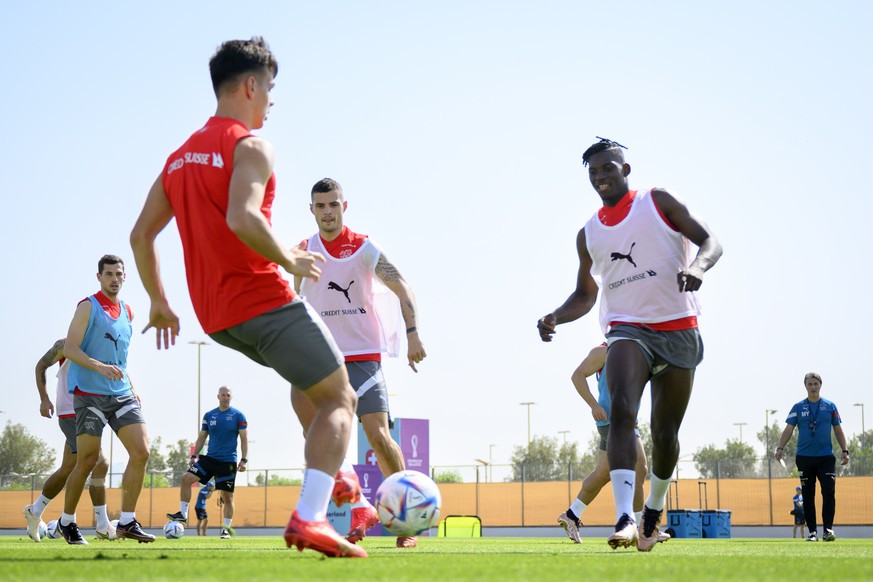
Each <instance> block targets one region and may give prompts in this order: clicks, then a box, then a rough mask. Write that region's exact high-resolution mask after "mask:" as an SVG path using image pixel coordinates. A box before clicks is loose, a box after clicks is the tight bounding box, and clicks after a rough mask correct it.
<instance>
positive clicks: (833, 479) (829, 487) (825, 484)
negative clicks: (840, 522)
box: [817, 455, 837, 542]
mask: <svg viewBox="0 0 873 582" xmlns="http://www.w3.org/2000/svg"><path fill="white" fill-rule="evenodd" d="M817 476H818V480H819V483H821V523H822V526H823V528H824V532H822V538H821V539H822V540H824V541H826V542H832V541H834V540H835V539H836V536H835V535H834V514H835V513H836V510H837V500H836V486H837V466H836V459H835V458H834V457H833V455H831V456H827V457H822V458H821V459H820V460H819V462H818V470H817Z"/></svg>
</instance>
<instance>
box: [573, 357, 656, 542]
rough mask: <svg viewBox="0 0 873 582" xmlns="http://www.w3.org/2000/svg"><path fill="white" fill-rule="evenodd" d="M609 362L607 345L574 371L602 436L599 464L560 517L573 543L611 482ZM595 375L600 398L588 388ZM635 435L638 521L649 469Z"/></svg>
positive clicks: (575, 381)
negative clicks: (605, 368)
mask: <svg viewBox="0 0 873 582" xmlns="http://www.w3.org/2000/svg"><path fill="white" fill-rule="evenodd" d="M605 363H606V344H605V343H604V344H601V345H599V346H597V347H594V348H592V349H591V351H590V352H588V355H587V356H585V359H584V360H582V363H581V364H579V367H577V368H576V370H575V371H574V372H573V375H572V376H571V380H572V381H573V386H574V387H575V388H576V392H578V393H579V396H581V397H582V400H584V401H585V403H586V404H587V405H588V406H589V407H590V408H591V416H593V417H594V422H595V424H596V425H597V432H598V433H600V450H599V451H598V453H597V464H596V465H595V466H594V470H593V471H591V473H589V474H588V475H587V476H586V477H585V478H584V479H583V480H582V487H581V488H580V489H579V493H578V495H577V496H576V499H574V500H573V503H572V504H571V505H570V507H569V508H567V511H565V512H564V513H562V514H561V515H559V516H558V524H559V525H560V526H561V527H562V528H564V531H565V532H567V537H568V538H570V540H572V541H573V542H574V543H577V544H581V543H582V536H581V534H580V533H579V528H581V527H582V514H583V513H584V511H585V509H586V508H587V507H588V506H589V505H590V504H591V502H593V501H594V499H595V498H596V497H597V495H598V494H599V493H600V490H601V489H603V487H604V485H606V484H607V483H609V461H608V460H607V458H606V443H607V438H608V436H609V409H610V402H609V389H608V388H607V385H606V374H605V373H604V372H603V365H604V364H605ZM592 375H595V376H596V378H597V398H594V395H593V394H591V389H590V388H589V387H588V377H589V376H592ZM634 436H636V439H637V466H636V483H635V491H634V518H635V519H636V521H639V520H640V518H641V517H642V514H643V501H644V500H643V495H644V493H643V483H644V482H645V480H646V474H647V473H648V472H649V467H648V465H647V464H646V451H645V449H643V441H642V440H641V439H640V431H639V428H635V429H634ZM659 536H660V539H659V540H658V541H666V540H668V539H670V536H668V535H667V534H663V533H661V534H659Z"/></svg>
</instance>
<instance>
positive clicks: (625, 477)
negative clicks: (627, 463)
mask: <svg viewBox="0 0 873 582" xmlns="http://www.w3.org/2000/svg"><path fill="white" fill-rule="evenodd" d="M636 477H637V474H636V472H634V471H633V469H614V470H612V471H610V472H609V478H610V479H611V480H612V494H613V497H614V498H615V521H616V523H618V520H619V519H621V516H622V515H624V514H627V515H628V516H630V517H633V515H634V491H635V487H636V485H635V481H636Z"/></svg>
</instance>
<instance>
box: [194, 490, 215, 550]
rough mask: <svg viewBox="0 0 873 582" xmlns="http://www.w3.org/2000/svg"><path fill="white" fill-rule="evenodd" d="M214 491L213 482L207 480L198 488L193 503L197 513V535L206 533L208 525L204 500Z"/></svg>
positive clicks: (207, 514)
mask: <svg viewBox="0 0 873 582" xmlns="http://www.w3.org/2000/svg"><path fill="white" fill-rule="evenodd" d="M214 491H215V482H214V481H209V482H208V483H206V485H204V486H203V487H201V488H200V492H199V493H198V494H197V501H196V502H195V503H194V512H195V513H196V514H197V535H198V536H205V535H206V528H207V527H208V526H209V513H208V512H207V511H206V500H207V499H209V498H210V497H212V493H213V492H214ZM219 499H220V498H219Z"/></svg>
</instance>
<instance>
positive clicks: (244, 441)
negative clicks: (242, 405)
mask: <svg viewBox="0 0 873 582" xmlns="http://www.w3.org/2000/svg"><path fill="white" fill-rule="evenodd" d="M239 452H240V459H239V463H237V465H236V470H237V471H239V472H240V473H243V472H245V470H246V467H247V465H248V464H249V432H248V430H246V429H244V428H242V429H240V430H239Z"/></svg>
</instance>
